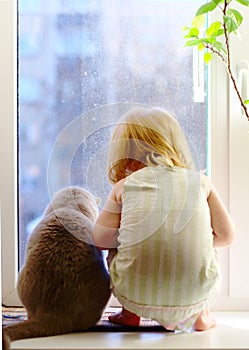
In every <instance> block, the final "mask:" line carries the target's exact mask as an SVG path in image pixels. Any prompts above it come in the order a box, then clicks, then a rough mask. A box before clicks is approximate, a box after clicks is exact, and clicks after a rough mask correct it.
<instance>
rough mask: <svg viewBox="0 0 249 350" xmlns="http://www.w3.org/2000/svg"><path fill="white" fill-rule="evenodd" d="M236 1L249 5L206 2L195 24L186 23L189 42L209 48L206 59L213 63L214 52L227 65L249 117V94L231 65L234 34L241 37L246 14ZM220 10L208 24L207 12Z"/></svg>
mask: <svg viewBox="0 0 249 350" xmlns="http://www.w3.org/2000/svg"><path fill="white" fill-rule="evenodd" d="M234 3H237V4H239V6H247V7H249V0H211V1H209V2H207V3H204V4H203V5H202V6H200V7H199V9H198V10H197V12H196V14H195V16H194V18H193V21H192V25H191V27H186V26H185V27H184V28H183V30H184V32H185V35H184V38H185V45H186V46H197V47H198V50H205V52H204V61H205V63H207V64H208V63H209V62H210V60H211V59H212V57H213V55H216V56H218V57H219V59H220V60H221V61H222V62H223V63H224V65H225V66H226V69H227V72H228V76H229V78H230V80H231V82H232V86H233V88H234V89H235V92H236V94H237V96H238V98H239V101H240V104H241V108H242V110H243V111H244V114H245V116H246V118H247V119H248V121H249V111H248V108H247V107H248V105H249V96H247V97H246V99H244V98H243V96H242V94H241V91H240V88H239V82H238V79H237V77H236V76H235V73H234V72H233V70H232V67H231V46H230V41H229V39H230V35H231V34H233V35H236V36H237V37H239V27H240V26H241V24H242V22H243V15H242V13H241V11H239V10H238V9H237V8H236V9H235V8H233V7H232V5H234ZM214 11H215V12H217V13H216V17H218V18H219V19H218V20H214V21H213V22H211V23H208V25H206V21H207V14H208V13H212V12H214Z"/></svg>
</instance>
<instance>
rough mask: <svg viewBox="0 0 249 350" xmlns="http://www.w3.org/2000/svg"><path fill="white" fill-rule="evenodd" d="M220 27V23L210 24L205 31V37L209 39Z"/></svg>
mask: <svg viewBox="0 0 249 350" xmlns="http://www.w3.org/2000/svg"><path fill="white" fill-rule="evenodd" d="M220 27H221V23H220V22H214V23H212V24H211V25H210V26H209V27H208V29H207V30H206V34H207V37H210V36H211V35H213V33H216V32H218V30H219V29H220Z"/></svg>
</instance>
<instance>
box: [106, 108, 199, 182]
mask: <svg viewBox="0 0 249 350" xmlns="http://www.w3.org/2000/svg"><path fill="white" fill-rule="evenodd" d="M157 165H166V166H168V167H173V166H178V167H183V168H189V169H192V168H194V164H193V161H192V157H191V154H190V151H189V147H188V144H187V141H186V138H185V136H184V133H183V131H182V130H181V127H180V125H179V124H178V122H177V121H176V120H175V118H174V117H173V116H172V115H170V113H168V112H167V111H165V110H163V109H161V108H157V107H153V108H145V107H139V108H134V109H132V110H130V111H129V112H127V113H126V114H124V115H123V116H122V117H121V118H120V119H119V120H118V122H117V124H116V125H115V127H114V130H113V133H112V138H111V143H110V148H109V161H108V177H109V180H110V182H112V183H116V182H118V181H119V180H121V179H123V178H124V177H126V176H127V175H129V174H131V173H132V172H134V171H136V170H139V169H141V168H143V167H145V166H157Z"/></svg>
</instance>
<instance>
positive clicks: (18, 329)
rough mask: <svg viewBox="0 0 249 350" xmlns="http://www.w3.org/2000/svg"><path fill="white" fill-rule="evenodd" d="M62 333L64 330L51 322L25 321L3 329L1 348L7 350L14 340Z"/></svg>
mask: <svg viewBox="0 0 249 350" xmlns="http://www.w3.org/2000/svg"><path fill="white" fill-rule="evenodd" d="M62 333H66V330H65V328H64V329H63V331H62V328H61V327H60V325H59V324H56V323H55V322H53V321H52V322H51V320H50V321H49V320H36V319H30V320H25V321H23V322H18V323H15V324H13V325H10V326H5V327H3V337H2V339H3V340H2V348H3V350H9V349H10V342H11V341H14V340H18V339H27V338H36V337H47V336H52V335H58V334H62ZM68 333H70V329H68Z"/></svg>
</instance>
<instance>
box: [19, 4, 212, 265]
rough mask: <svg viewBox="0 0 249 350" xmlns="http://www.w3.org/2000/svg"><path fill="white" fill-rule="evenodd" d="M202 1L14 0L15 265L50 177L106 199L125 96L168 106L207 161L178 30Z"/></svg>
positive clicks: (198, 75)
mask: <svg viewBox="0 0 249 350" xmlns="http://www.w3.org/2000/svg"><path fill="white" fill-rule="evenodd" d="M202 2H203V1H199V0H192V1H188V0H185V1H183V0H182V1H178V0H164V1H163V0H158V1H156V0H155V1H149V0H147V1H145V0H144V1H142V0H91V1H88V0H52V1H51V0H32V1H30V0H19V4H18V20H19V24H18V50H19V57H18V93H19V100H18V101H19V108H18V114H19V115H18V132H19V136H18V137H19V139H18V144H19V150H18V152H19V153H18V154H19V180H18V183H19V266H21V265H22V263H23V259H24V251H25V245H26V241H27V237H28V235H29V234H30V232H31V230H32V229H33V227H34V225H35V223H36V222H37V220H39V218H40V216H41V215H42V213H43V211H44V209H45V207H46V205H47V204H48V202H49V200H50V195H51V193H49V192H50V191H49V190H48V187H49V184H48V182H51V183H53V186H52V189H55V190H57V189H59V188H62V187H65V185H79V186H82V187H84V188H86V189H88V190H89V191H91V192H93V193H94V194H95V195H96V196H99V197H102V201H104V200H105V197H106V195H107V193H108V191H109V185H108V183H107V179H106V169H105V167H106V149H107V146H108V141H109V138H110V133H111V129H112V125H113V124H114V123H115V121H116V120H117V118H118V117H120V113H121V112H122V113H123V112H125V111H126V110H127V109H128V107H129V105H133V104H137V103H143V104H144V103H145V104H147V105H155V106H161V107H164V108H166V109H167V110H169V111H170V112H172V113H174V114H175V116H176V118H177V119H178V120H179V122H180V124H181V125H182V127H183V129H184V131H185V133H186V134H187V137H188V140H189V141H190V144H191V147H192V150H193V151H194V152H195V153H196V154H197V159H198V161H197V164H196V165H197V168H199V169H205V168H206V167H207V106H206V96H205V81H204V68H203V66H202V64H203V63H201V64H200V62H199V63H198V57H195V54H193V51H192V49H191V48H188V49H187V48H184V47H183V45H184V41H183V34H182V27H183V26H184V25H188V24H190V23H191V19H192V18H193V15H194V13H195V11H196V9H197V8H198V7H199V6H200V4H201V3H202ZM193 62H194V63H193ZM201 62H202V61H201ZM198 65H199V66H198ZM117 106H118V107H117ZM74 121H77V122H76V123H75V125H74V124H73V123H74ZM73 125H74V128H72V129H70V126H73ZM77 126H79V127H77ZM65 130H67V131H68V132H64V131H65ZM70 130H72V132H70ZM76 138H77V139H78V140H81V142H78V141H77V143H75V144H74V152H73V157H72V154H71V153H70V152H68V150H70V149H71V148H72V144H73V143H74V142H75V139H76ZM55 145H56V152H55V151H54V146H55ZM100 150H103V152H100ZM98 153H99V154H98ZM51 154H52V157H51ZM96 154H97V156H96ZM49 162H50V164H49ZM69 164H70V167H69ZM48 173H49V175H48ZM100 177H101V181H99V178H100ZM68 179H69V180H68Z"/></svg>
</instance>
